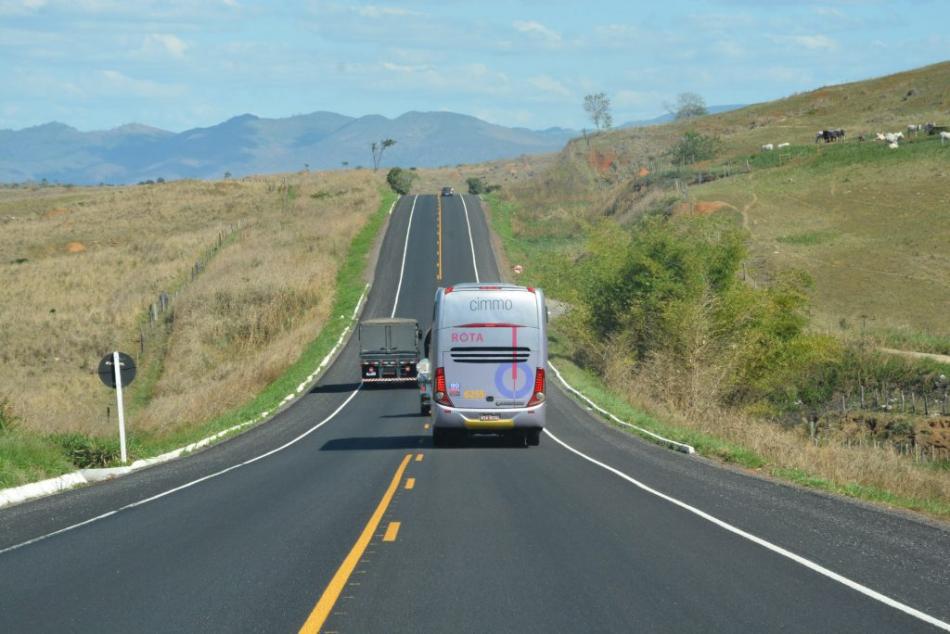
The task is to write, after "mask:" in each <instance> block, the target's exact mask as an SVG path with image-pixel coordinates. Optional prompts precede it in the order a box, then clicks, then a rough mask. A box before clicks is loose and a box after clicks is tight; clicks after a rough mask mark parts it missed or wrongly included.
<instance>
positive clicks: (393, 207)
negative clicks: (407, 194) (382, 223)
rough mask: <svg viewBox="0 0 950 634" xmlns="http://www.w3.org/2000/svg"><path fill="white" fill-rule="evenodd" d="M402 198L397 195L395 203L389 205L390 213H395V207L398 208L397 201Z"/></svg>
mask: <svg viewBox="0 0 950 634" xmlns="http://www.w3.org/2000/svg"><path fill="white" fill-rule="evenodd" d="M400 198H402V196H396V200H394V201H393V204H391V205H390V206H389V214H388V215H390V216H391V215H393V209H395V208H396V203H398V202H399V199H400Z"/></svg>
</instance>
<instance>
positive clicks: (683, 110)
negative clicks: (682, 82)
mask: <svg viewBox="0 0 950 634" xmlns="http://www.w3.org/2000/svg"><path fill="white" fill-rule="evenodd" d="M666 109H667V110H668V111H669V112H670V114H672V115H673V117H674V118H675V119H676V120H677V121H680V120H681V119H692V118H693V117H701V116H703V115H706V114H709V110H708V109H707V108H706V100H705V99H703V98H702V97H701V96H700V95H697V94H696V93H694V92H681V93H680V94H679V95H677V97H676V105H673V106H670V105H669V104H667V106H666Z"/></svg>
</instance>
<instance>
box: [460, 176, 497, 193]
mask: <svg viewBox="0 0 950 634" xmlns="http://www.w3.org/2000/svg"><path fill="white" fill-rule="evenodd" d="M465 183H466V184H467V185H468V193H469V194H472V195H473V196H479V195H481V194H490V193H491V192H493V191H497V190H499V189H501V185H489V184H488V183H486V182H485V179H483V178H481V177H479V176H472V177H469V178H466V179H465Z"/></svg>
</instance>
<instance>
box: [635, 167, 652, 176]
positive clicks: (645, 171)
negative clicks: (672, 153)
mask: <svg viewBox="0 0 950 634" xmlns="http://www.w3.org/2000/svg"><path fill="white" fill-rule="evenodd" d="M649 175H650V170H648V169H647V168H645V167H641V168H640V171H639V172H637V176H639V177H640V178H646V177H647V176H649Z"/></svg>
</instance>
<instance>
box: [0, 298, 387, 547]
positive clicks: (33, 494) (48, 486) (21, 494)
mask: <svg viewBox="0 0 950 634" xmlns="http://www.w3.org/2000/svg"><path fill="white" fill-rule="evenodd" d="M368 292H369V284H366V285H365V286H364V287H363V294H362V295H360V299H359V301H357V302H356V307H355V308H354V309H353V315H352V317H350V323H349V324H348V325H347V327H346V328H344V329H343V332H342V333H340V336H339V338H338V339H337V341H336V344H334V346H333V348H331V349H330V352H328V353H327V354H326V356H325V357H323V360H322V361H321V362H320V365H319V366H318V367H317V369H316V370H315V371H314V372H313V373H312V374H310V376H309V377H308V378H307V381H306V383H308V384H309V383H312V382H313V381H314V379H315V378H316V377H317V374H318V373H319V372H320V370H322V369H323V368H324V367H325V366H326V365H327V364H328V363H329V361H330V359H332V358H333V355H334V354H336V351H337V350H338V349H339V347H340V346H341V345H342V344H343V340H344V339H345V338H346V335H347V334H348V333H349V332H350V330H351V329H352V327H353V323H352V322H353V320H355V319H356V316H357V314H358V313H359V310H360V308H361V307H362V306H363V302H364V301H365V300H366V295H367V293H368ZM301 385H304V384H303V383H302V384H301ZM301 391H302V390H301V389H300V386H298V387H297V393H298V394H299V393H300V392H301ZM293 396H294V395H292V394H291V395H288V396H287V397H285V398H284V399H283V400H282V401H281V402H280V403H279V404H278V406H277V408H278V409H277V410H273V411H270V410H269V411H264V412H261V413H260V415H259V416H258V417H256V418H252V419H251V420H248V421H244V422H243V423H238V424H237V425H234V426H233V427H228V428H227V429H223V430H221V431H219V432H217V433H214V434H212V435H210V436H207V437H205V438H202V439H201V440H196V441H195V442H193V443H189V444H187V445H185V446H184V447H179V448H178V449H172V450H171V451H168V452H165V453H163V454H159V455H157V456H153V457H151V458H142V459H139V460H136V461H134V462H133V463H132V464H130V465H128V466H124V467H113V468H108V469H80V470H79V471H73V472H71V473H66V474H63V475H61V476H58V477H55V478H49V479H47V480H40V481H38V482H30V483H28V484H24V485H21V486H17V487H12V488H8V489H2V490H0V509H2V508H3V507H5V506H10V505H13V504H19V503H22V502H27V501H29V500H32V499H35V498H38V497H43V496H47V495H52V494H54V493H61V492H63V491H68V490H69V489H72V488H75V487H77V486H80V485H83V484H89V483H92V482H98V481H101V480H107V479H110V478H113V477H116V476H120V475H127V474H129V473H131V472H133V471H138V470H139V469H143V468H145V467H150V466H152V465H156V464H160V463H163V462H169V461H170V460H174V459H176V458H179V457H181V456H182V455H183V454H188V453H191V452H192V451H195V450H196V449H201V448H203V447H206V446H208V445H210V444H211V443H212V442H214V441H215V440H218V439H219V438H222V437H224V436H227V435H229V434H231V433H233V432H235V431H237V430H239V429H242V428H244V427H247V426H248V425H251V424H253V423H255V422H258V421H261V420H264V419H265V418H267V417H268V415H270V414H271V413H276V412H277V411H280V408H281V407H282V406H283V405H286V404H287V402H288V401H290V400H292V397H293ZM120 510H121V509H120ZM109 514H110V513H107V514H105V515H101V516H99V517H98V518H92V520H88V521H87V522H83V523H81V524H76V525H74V526H72V527H69V529H64V530H70V529H72V528H76V527H78V526H82V525H83V524H86V523H88V522H89V521H94V520H96V519H101V518H103V517H108V516H109ZM55 534H56V533H50V535H55ZM48 536H49V535H47V536H44V537H41V538H37V539H45V537H48ZM27 543H32V542H24V544H21V545H24V546H25V545H26V544H27ZM17 548H19V546H17ZM4 552H6V551H3V550H0V554H2V553H4Z"/></svg>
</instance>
